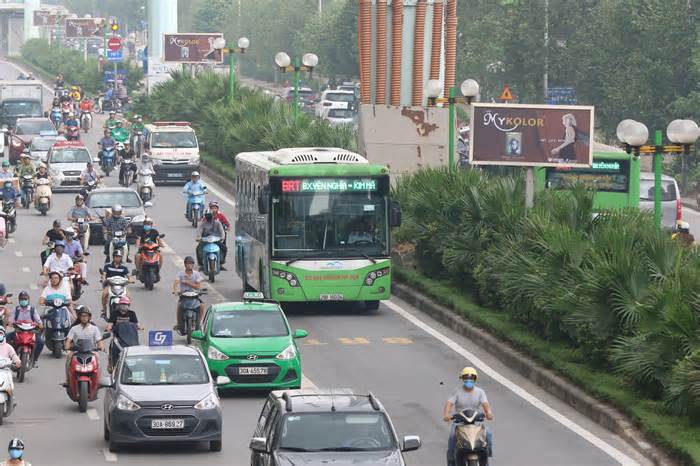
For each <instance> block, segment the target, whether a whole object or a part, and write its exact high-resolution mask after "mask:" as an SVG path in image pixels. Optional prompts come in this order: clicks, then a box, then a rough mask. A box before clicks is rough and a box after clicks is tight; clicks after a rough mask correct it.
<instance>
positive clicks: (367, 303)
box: [365, 301, 379, 311]
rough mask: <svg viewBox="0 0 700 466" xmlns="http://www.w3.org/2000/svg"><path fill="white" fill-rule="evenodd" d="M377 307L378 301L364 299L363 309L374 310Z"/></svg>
mask: <svg viewBox="0 0 700 466" xmlns="http://www.w3.org/2000/svg"><path fill="white" fill-rule="evenodd" d="M377 309H379V301H365V310H367V311H376V310H377Z"/></svg>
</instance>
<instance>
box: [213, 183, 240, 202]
mask: <svg viewBox="0 0 700 466" xmlns="http://www.w3.org/2000/svg"><path fill="white" fill-rule="evenodd" d="M207 190H208V191H211V192H212V193H214V194H215V195H216V196H217V197H218V198H219V199H221V200H222V201H224V202H225V203H226V204H228V205H230V206H231V207H236V201H234V200H233V199H231V198H230V197H228V196H227V195H226V194H224V193H222V192H221V191H219V190H218V189H215V188H212V187H211V184H209V183H207Z"/></svg>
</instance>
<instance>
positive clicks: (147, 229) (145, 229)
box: [143, 225, 153, 231]
mask: <svg viewBox="0 0 700 466" xmlns="http://www.w3.org/2000/svg"><path fill="white" fill-rule="evenodd" d="M151 228H153V227H152V226H150V225H144V226H143V231H151Z"/></svg>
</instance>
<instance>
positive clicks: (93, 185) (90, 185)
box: [80, 177, 102, 199]
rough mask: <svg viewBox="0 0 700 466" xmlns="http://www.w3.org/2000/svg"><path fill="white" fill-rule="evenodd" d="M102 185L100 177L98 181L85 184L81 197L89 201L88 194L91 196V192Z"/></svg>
mask: <svg viewBox="0 0 700 466" xmlns="http://www.w3.org/2000/svg"><path fill="white" fill-rule="evenodd" d="M101 185H102V177H100V178H99V179H97V180H90V181H86V182H85V183H84V184H83V189H81V190H80V195H81V196H83V198H85V199H87V198H88V194H90V191H92V190H93V189H96V188H99V187H100V186H101Z"/></svg>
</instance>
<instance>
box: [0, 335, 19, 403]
mask: <svg viewBox="0 0 700 466" xmlns="http://www.w3.org/2000/svg"><path fill="white" fill-rule="evenodd" d="M6 334H7V331H6V330H5V327H4V326H2V325H0V358H6V359H10V360H12V364H13V365H14V367H15V368H17V367H20V366H21V365H22V361H20V360H19V357H18V356H17V352H15V349H14V348H13V347H12V345H11V344H9V343H8V342H7V341H5V335H6ZM7 394H8V395H10V396H12V386H9V387H7Z"/></svg>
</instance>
